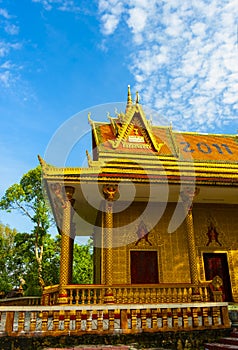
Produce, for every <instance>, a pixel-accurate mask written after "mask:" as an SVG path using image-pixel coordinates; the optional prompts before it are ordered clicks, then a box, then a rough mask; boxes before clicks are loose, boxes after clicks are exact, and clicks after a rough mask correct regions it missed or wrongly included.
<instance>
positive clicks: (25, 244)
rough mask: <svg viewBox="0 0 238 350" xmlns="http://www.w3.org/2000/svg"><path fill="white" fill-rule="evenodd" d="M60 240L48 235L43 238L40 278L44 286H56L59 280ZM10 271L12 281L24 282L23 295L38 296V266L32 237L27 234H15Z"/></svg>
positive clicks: (39, 291) (39, 290)
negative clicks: (21, 280)
mask: <svg viewBox="0 0 238 350" xmlns="http://www.w3.org/2000/svg"><path fill="white" fill-rule="evenodd" d="M59 260H60V239H59V236H57V237H55V238H53V237H51V236H50V235H49V234H46V235H45V237H44V254H43V257H42V278H43V279H44V282H45V284H46V285H50V284H56V283H58V280H59ZM10 270H11V271H12V275H11V276H12V281H13V283H15V284H16V282H15V281H19V280H20V278H22V279H23V280H24V281H25V285H24V286H23V288H24V295H26V296H27V295H40V293H41V289H40V286H39V283H38V272H37V271H38V264H37V261H36V259H35V244H34V236H33V235H32V234H29V233H17V234H16V236H15V240H14V245H13V253H12V257H11V264H10Z"/></svg>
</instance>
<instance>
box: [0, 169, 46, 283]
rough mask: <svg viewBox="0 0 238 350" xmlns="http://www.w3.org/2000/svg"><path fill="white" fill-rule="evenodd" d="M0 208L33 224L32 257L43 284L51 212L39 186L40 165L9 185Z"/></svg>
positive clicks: (39, 279)
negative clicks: (43, 268) (44, 258)
mask: <svg viewBox="0 0 238 350" xmlns="http://www.w3.org/2000/svg"><path fill="white" fill-rule="evenodd" d="M0 209H2V210H6V211H8V212H11V211H13V210H14V211H18V212H20V213H21V214H22V215H24V216H26V217H27V218H28V219H29V220H30V221H31V223H32V224H33V230H32V237H31V238H32V239H33V241H34V257H35V261H36V263H37V267H38V282H39V285H40V286H41V287H43V286H44V280H43V275H42V259H43V251H44V240H45V237H46V235H47V231H48V229H49V227H50V222H51V214H50V211H49V208H48V206H47V204H46V202H45V198H44V196H43V192H42V186H41V167H40V166H38V167H36V168H35V169H32V170H30V171H29V172H28V173H26V174H25V175H23V176H22V178H21V180H20V183H19V184H14V185H12V186H10V187H9V188H8V189H7V190H6V192H5V194H4V196H3V197H2V198H1V201H0Z"/></svg>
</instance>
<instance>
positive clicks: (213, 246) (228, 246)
mask: <svg viewBox="0 0 238 350" xmlns="http://www.w3.org/2000/svg"><path fill="white" fill-rule="evenodd" d="M147 209H148V208H147V207H146V204H145V203H143V202H136V203H132V204H131V205H127V204H125V203H124V204H123V203H118V204H117V206H115V208H114V215H113V222H114V229H113V284H130V283H131V268H130V252H131V251H136V250H138V251H143V250H147V251H148V250H149V251H156V252H157V256H158V282H159V283H190V268H189V257H188V245H187V236H186V230H185V222H182V224H181V225H180V226H179V227H178V228H176V229H175V230H174V232H172V233H168V223H169V222H170V221H171V217H172V216H173V213H174V210H175V204H173V203H168V204H167V206H166V205H163V204H161V203H160V204H156V203H154V204H153V205H152V206H151V207H150V208H149V210H148V212H147ZM143 213H144V214H143ZM143 215H144V216H143ZM181 215H182V212H181ZM193 220H194V235H195V244H196V253H197V266H198V275H199V280H200V281H201V282H203V281H205V280H206V278H205V269H204V261H203V254H204V253H216V252H218V253H225V254H226V255H227V262H228V268H229V275H230V281H231V289H232V295H233V299H234V301H238V290H237V289H238V215H237V207H235V206H232V205H219V204H194V206H193ZM102 221H103V220H102ZM141 221H143V222H144V223H145V225H146V227H147V229H148V230H149V231H150V232H149V234H148V236H147V240H146V239H145V238H143V239H141V240H140V241H139V238H140V237H139V236H138V228H139V226H140V223H141ZM211 222H212V223H213V225H214V227H215V229H216V231H217V233H218V235H217V237H216V240H215V238H214V237H213V239H211V241H210V242H209V235H208V228H209V225H210V223H211ZM150 224H151V226H153V227H152V229H150V227H149V225H150ZM175 227H176V225H175ZM99 231H100V230H99ZM99 231H98V232H97V236H98V237H100V236H101V232H99ZM99 241H100V240H98V242H99ZM102 242H103V240H102ZM100 244H101V243H100ZM96 251H97V252H96V261H95V264H96V265H97V267H96V275H97V278H96V280H95V282H97V283H105V282H104V281H105V270H106V268H107V267H106V265H105V259H104V255H103V254H104V253H103V250H102V249H100V247H98V248H97V250H96ZM100 261H101V265H100V264H99V262H100ZM99 265H100V266H101V267H100V268H99ZM99 270H100V271H99ZM99 275H100V276H99Z"/></svg>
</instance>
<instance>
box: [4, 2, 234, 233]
mask: <svg viewBox="0 0 238 350" xmlns="http://www.w3.org/2000/svg"><path fill="white" fill-rule="evenodd" d="M237 25H238V6H237V0H196V1H195V0H194V1H193V0H192V1H191V0H183V1H177V0H164V1H160V0H133V1H132V0H127V1H126V0H92V1H87V0H82V1H79V0H21V1H12V0H2V1H1V0H0V114H1V128H0V133H1V138H0V149H1V167H2V169H1V183H0V194H1V195H3V193H4V191H5V189H6V188H8V187H9V186H10V185H11V184H13V183H15V182H18V181H19V179H20V177H21V176H22V174H23V173H26V172H27V171H28V170H30V169H31V168H33V167H35V166H36V165H37V164H38V161H37V154H40V155H42V156H44V154H45V152H46V149H47V145H48V143H49V142H50V140H51V138H52V136H53V135H54V133H55V132H56V131H57V130H58V129H59V128H61V125H62V123H64V122H65V121H67V120H68V119H69V118H70V117H71V116H73V115H75V114H76V113H78V112H80V111H83V110H85V109H88V108H89V109H90V107H92V106H95V105H99V104H105V103H112V102H114V101H116V102H118V101H125V99H126V95H127V85H128V84H130V85H131V88H132V92H133V94H135V91H136V90H139V92H140V96H141V103H142V104H144V105H147V106H150V107H152V108H153V109H154V110H156V112H157V113H156V116H154V117H153V116H152V117H153V121H154V124H159V123H160V116H161V118H162V117H163V118H165V119H166V120H168V122H172V123H173V125H174V128H175V129H177V130H188V131H199V132H211V133H237V128H238V93H237V92H238V42H237V41H238V38H237ZM92 118H93V119H97V116H95V115H93V114H92ZM104 119H105V120H106V116H105V118H104ZM80 121H81V122H82V125H86V124H87V112H85V113H83V112H82V113H80ZM83 152H84V150H83ZM74 159H75V164H74V165H75V166H77V165H78V164H77V161H76V159H77V157H75V158H74ZM0 220H1V221H2V222H3V223H5V224H6V223H8V224H9V225H10V226H11V227H16V228H17V229H19V230H24V229H25V227H26V226H24V225H25V224H24V222H23V220H22V219H21V218H19V217H17V216H12V215H6V214H5V213H0Z"/></svg>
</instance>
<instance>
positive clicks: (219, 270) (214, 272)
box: [203, 253, 232, 301]
mask: <svg viewBox="0 0 238 350" xmlns="http://www.w3.org/2000/svg"><path fill="white" fill-rule="evenodd" d="M203 261H204V268H205V277H206V280H212V279H213V278H214V277H215V276H220V277H221V278H222V280H223V286H222V292H223V299H224V301H232V292H231V281H230V275H229V267H228V261H227V255H226V253H203Z"/></svg>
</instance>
